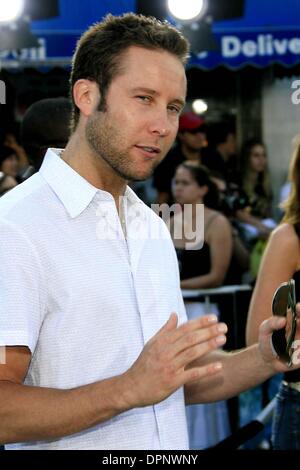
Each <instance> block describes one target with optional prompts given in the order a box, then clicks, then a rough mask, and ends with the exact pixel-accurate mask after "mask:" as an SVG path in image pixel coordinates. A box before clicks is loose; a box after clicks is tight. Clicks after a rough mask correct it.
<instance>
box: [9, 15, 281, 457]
mask: <svg viewBox="0 0 300 470" xmlns="http://www.w3.org/2000/svg"><path fill="white" fill-rule="evenodd" d="M187 56H188V45H187V43H186V41H185V39H184V38H182V36H181V35H180V34H179V33H178V32H177V31H176V30H175V29H174V28H172V27H170V26H167V25H166V24H160V23H158V22H157V21H156V20H153V19H149V18H143V17H138V16H136V15H133V14H128V15H125V16H123V17H115V18H114V17H111V16H109V17H108V18H107V19H106V20H105V21H104V22H102V23H99V24H97V25H94V26H93V27H91V28H90V30H89V31H87V32H86V33H85V34H84V35H83V37H82V38H81V40H80V41H79V44H78V46H77V50H76V53H75V57H74V61H73V69H72V75H71V85H72V96H73V105H74V115H73V128H72V135H71V137H70V140H69V142H68V144H67V146H66V149H65V150H64V151H63V152H62V151H59V150H54V149H50V150H49V151H48V153H47V155H46V157H45V160H44V162H43V165H42V167H41V169H40V171H39V172H38V173H37V174H35V175H34V176H32V177H31V178H30V179H28V180H27V181H26V182H25V183H23V184H22V185H20V186H18V187H17V188H15V189H14V190H12V191H11V192H10V193H9V194H8V195H6V196H4V197H3V198H2V199H1V201H0V233H1V246H0V345H2V346H5V351H4V352H5V354H2V356H0V358H1V357H2V360H1V361H0V362H2V364H0V442H1V443H5V444H7V448H8V449H14V448H17V449H133V448H134V449H185V448H187V447H188V441H187V430H186V421H185V408H184V406H185V404H189V403H198V402H209V401H213V400H218V399H221V398H227V397H229V396H233V395H235V394H237V393H239V392H240V391H242V390H245V389H246V388H249V387H251V386H254V385H255V384H257V383H259V382H261V381H264V380H265V379H267V378H268V377H270V376H271V375H272V374H274V373H275V372H276V371H278V370H284V368H285V366H284V365H283V364H281V363H280V362H279V361H277V360H276V359H275V357H274V356H273V353H272V350H271V348H270V336H271V333H272V331H273V329H278V328H280V327H282V326H284V323H285V320H284V319H277V318H273V319H270V320H269V321H267V322H266V323H265V324H264V325H263V327H262V329H261V341H260V347H258V346H257V345H255V346H252V347H250V348H248V349H247V350H243V351H239V352H237V353H233V354H225V353H223V352H222V351H218V350H217V348H218V347H219V346H221V345H223V344H224V342H225V336H224V334H225V333H226V325H224V324H218V323H217V321H216V318H215V317H214V316H213V315H208V316H206V317H202V318H199V319H198V320H193V321H189V322H186V317H185V312H184V307H183V302H182V297H181V292H180V284H179V276H178V268H177V261H176V256H175V252H174V248H173V245H172V241H171V239H170V236H169V234H168V232H167V229H166V227H165V226H164V223H163V222H162V220H161V219H159V218H158V217H157V216H156V215H155V214H154V212H152V211H151V210H150V209H149V208H147V207H146V206H145V205H144V204H143V203H142V202H141V201H140V200H139V199H138V198H137V196H136V195H135V194H134V193H133V192H132V191H131V190H130V188H129V187H127V182H128V181H132V180H143V179H145V178H147V177H148V176H149V175H151V174H152V172H153V170H154V168H155V167H156V166H157V164H158V163H159V162H160V161H161V160H162V159H163V158H164V156H165V155H166V153H167V152H168V150H169V149H170V147H171V145H172V143H173V140H174V138H175V136H176V133H177V127H178V118H179V114H180V112H181V110H182V108H183V107H184V102H185V95H186V78H185V71H184V64H185V61H186V58H187ZM122 196H125V202H126V203H125V204H123V203H124V198H123V199H122V198H121V199H120V197H122ZM172 312H173V313H172ZM3 356H5V357H4V358H3ZM13 443H17V444H13Z"/></svg>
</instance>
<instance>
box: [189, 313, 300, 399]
mask: <svg viewBox="0 0 300 470" xmlns="http://www.w3.org/2000/svg"><path fill="white" fill-rule="evenodd" d="M283 326H285V319H284V318H281V317H271V318H269V319H268V320H266V321H265V322H264V323H263V324H262V325H261V327H260V341H259V345H258V344H254V345H252V346H250V347H248V348H246V349H243V350H240V351H235V352H232V353H226V352H224V351H213V352H212V353H210V354H209V355H207V356H206V358H205V359H204V360H203V359H199V360H197V361H195V363H198V365H199V364H200V363H202V364H203V362H204V363H207V362H209V361H211V360H213V361H215V360H219V361H221V363H222V369H221V373H220V374H218V376H215V377H206V378H204V379H203V380H201V382H200V381H199V382H194V383H189V384H187V385H185V400H186V404H188V405H191V404H195V403H208V402H212V401H218V400H223V399H228V398H230V397H233V396H235V395H238V394H239V393H241V392H243V391H244V390H247V389H248V388H252V387H254V386H255V385H258V384H259V383H262V382H264V381H265V380H266V379H268V378H270V377H271V376H272V375H274V374H275V373H277V372H282V371H284V370H287V369H288V368H287V366H285V365H284V364H283V363H282V362H280V361H279V360H277V359H276V358H275V357H274V355H273V351H272V349H271V345H270V343H271V342H270V338H271V334H272V332H273V331H274V330H275V329H276V330H277V329H280V328H282V327H283ZM195 363H194V364H192V366H193V367H194V366H195ZM298 367H299V366H298Z"/></svg>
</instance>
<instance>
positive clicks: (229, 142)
mask: <svg viewBox="0 0 300 470" xmlns="http://www.w3.org/2000/svg"><path fill="white" fill-rule="evenodd" d="M225 144H226V153H227V155H228V156H231V155H235V154H236V138H235V135H234V134H232V133H230V134H228V135H227V139H226V142H225Z"/></svg>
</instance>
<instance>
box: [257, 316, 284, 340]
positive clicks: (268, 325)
mask: <svg viewBox="0 0 300 470" xmlns="http://www.w3.org/2000/svg"><path fill="white" fill-rule="evenodd" d="M285 325H286V318H284V317H279V316H276V315H274V316H273V317H271V318H268V319H267V320H265V321H264V322H262V324H261V326H260V332H261V333H262V334H263V335H265V336H267V335H271V334H272V333H273V331H276V330H280V329H281V328H283V327H284V326H285Z"/></svg>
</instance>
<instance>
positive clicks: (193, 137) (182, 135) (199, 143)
mask: <svg viewBox="0 0 300 470" xmlns="http://www.w3.org/2000/svg"><path fill="white" fill-rule="evenodd" d="M178 139H179V140H180V142H181V144H183V145H184V146H185V147H186V148H187V149H188V150H191V151H195V150H201V149H202V148H203V147H206V146H207V137H206V133H205V132H204V131H203V130H201V127H199V128H198V129H193V130H191V131H183V132H179V134H178Z"/></svg>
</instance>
